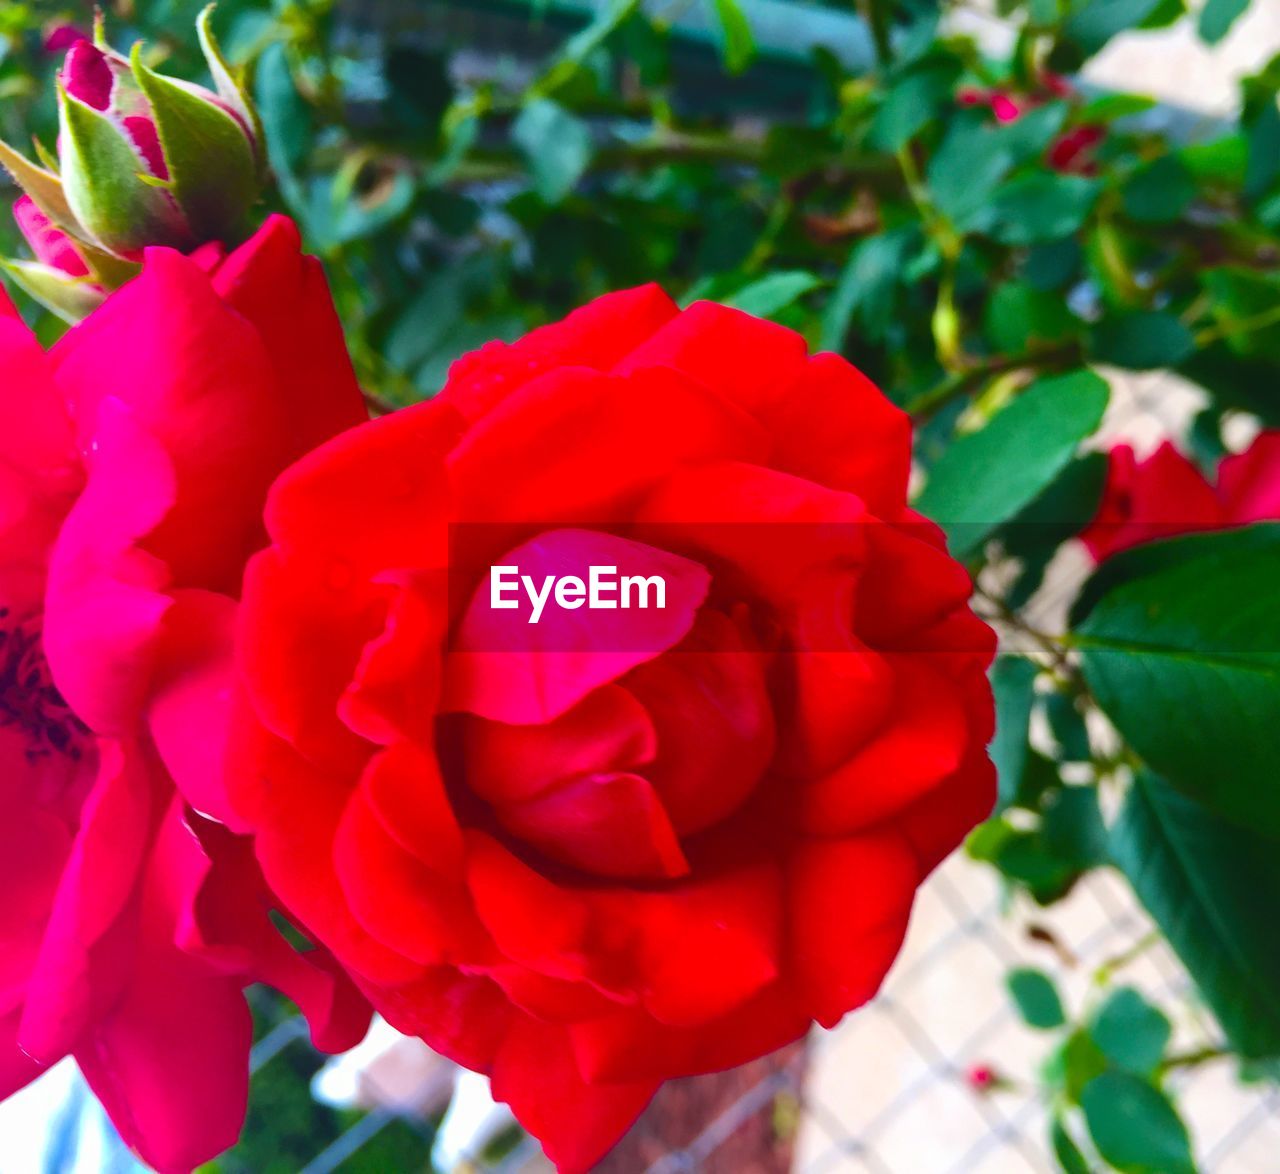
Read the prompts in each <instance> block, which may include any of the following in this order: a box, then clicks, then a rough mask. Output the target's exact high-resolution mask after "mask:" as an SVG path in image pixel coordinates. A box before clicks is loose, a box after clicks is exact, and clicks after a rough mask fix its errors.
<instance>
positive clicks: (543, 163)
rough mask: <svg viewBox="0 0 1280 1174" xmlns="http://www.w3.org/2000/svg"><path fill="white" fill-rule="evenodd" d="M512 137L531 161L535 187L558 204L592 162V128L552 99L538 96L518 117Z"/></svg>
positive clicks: (549, 199)
mask: <svg viewBox="0 0 1280 1174" xmlns="http://www.w3.org/2000/svg"><path fill="white" fill-rule="evenodd" d="M511 136H512V138H513V139H514V140H515V143H516V145H517V146H518V147H519V148H520V150H521V151H522V152H523V153H524V156H525V158H526V159H527V160H528V162H529V171H530V173H531V175H532V176H533V186H534V189H535V190H536V191H537V193H538V195H540V196H541V197H542V199H543V200H544V201H545V202H546V203H548V204H558V203H560V201H561V200H563V199H564V198H565V196H567V195H568V194H569V193H570V192H571V191H573V189H574V187H575V186H576V185H577V183H578V180H579V179H581V178H582V174H583V172H585V171H586V169H587V164H588V163H590V162H591V152H592V143H591V131H590V129H589V128H588V127H587V124H586V123H585V122H583V121H582V119H580V118H576V117H575V116H574V115H572V114H570V113H569V112H568V111H567V110H566V109H565V108H564V107H563V106H560V105H559V104H557V103H555V102H553V101H551V99H550V98H536V99H534V101H532V102H530V103H529V104H528V105H527V106H526V107H525V108H524V109H523V110H521V111H520V116H519V117H518V118H517V119H516V121H515V125H514V126H513V127H512V128H511Z"/></svg>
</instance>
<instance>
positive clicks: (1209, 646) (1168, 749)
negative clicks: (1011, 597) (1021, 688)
mask: <svg viewBox="0 0 1280 1174" xmlns="http://www.w3.org/2000/svg"><path fill="white" fill-rule="evenodd" d="M1112 563H1115V564H1117V565H1116V566H1111V565H1110V564H1112ZM1095 578H1096V579H1099V580H1101V581H1102V582H1101V584H1100V585H1099V584H1094V583H1092V582H1091V583H1089V584H1086V586H1085V588H1084V591H1083V593H1082V597H1083V598H1084V599H1086V600H1090V599H1097V602H1096V604H1095V605H1093V606H1092V610H1090V611H1089V612H1088V614H1087V616H1086V617H1085V618H1084V620H1083V622H1081V623H1079V625H1078V626H1077V628H1076V640H1077V644H1078V646H1079V648H1080V652H1081V667H1082V668H1083V670H1084V675H1085V679H1086V680H1087V681H1088V683H1089V686H1090V688H1091V689H1092V691H1093V695H1094V697H1095V698H1096V699H1097V701H1098V704H1099V705H1100V706H1101V707H1102V708H1103V710H1104V711H1105V712H1106V714H1107V716H1108V717H1109V718H1110V719H1111V720H1112V721H1113V722H1114V723H1115V725H1116V727H1117V728H1118V729H1119V731H1120V733H1121V734H1122V735H1123V736H1124V738H1125V739H1126V740H1127V741H1128V742H1129V744H1130V745H1131V746H1132V747H1133V749H1134V750H1135V751H1137V753H1138V754H1140V755H1141V756H1142V757H1143V759H1144V760H1145V761H1146V762H1147V763H1148V764H1149V765H1150V766H1151V767H1152V768H1154V769H1155V770H1156V771H1158V772H1160V773H1161V774H1162V775H1164V776H1165V777H1166V778H1167V779H1168V780H1169V781H1170V782H1171V783H1173V784H1174V785H1175V786H1178V787H1180V788H1182V789H1183V790H1185V791H1186V792H1187V793H1188V794H1191V795H1194V796H1195V797H1196V798H1198V799H1200V800H1201V801H1202V802H1205V803H1207V804H1209V805H1210V806H1211V807H1213V808H1214V809H1215V810H1216V811H1218V812H1220V813H1221V814H1223V815H1225V816H1226V817H1228V818H1229V819H1234V820H1236V821H1238V822H1239V823H1240V824H1241V826H1242V827H1248V828H1256V829H1259V830H1262V831H1265V832H1269V833H1270V834H1272V835H1275V836H1280V781H1278V779H1280V775H1277V771H1276V763H1277V762H1280V608H1277V607H1276V596H1275V589H1276V584H1277V583H1280V524H1276V523H1270V524H1262V525H1257V526H1251V527H1248V528H1245V529H1241V530H1232V531H1221V532H1217V533H1210V534H1195V535H1190V536H1187V537H1182V538H1175V539H1172V540H1170V541H1165V542H1157V543H1152V544H1150V545H1149V546H1144V547H1139V548H1137V549H1135V550H1132V551H1126V552H1123V553H1122V554H1120V555H1118V556H1116V558H1114V559H1109V560H1108V562H1107V564H1106V565H1104V567H1103V569H1102V570H1101V571H1099V573H1098V575H1096V576H1095Z"/></svg>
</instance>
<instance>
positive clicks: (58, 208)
mask: <svg viewBox="0 0 1280 1174" xmlns="http://www.w3.org/2000/svg"><path fill="white" fill-rule="evenodd" d="M209 14H210V10H209V9H206V10H205V11H204V13H202V14H201V16H200V19H199V20H198V22H197V30H198V33H199V38H200V45H201V48H202V49H203V51H204V55H205V60H206V61H207V62H208V64H209V71H210V73H211V74H212V75H213V79H214V84H215V87H216V90H208V89H205V88H204V87H201V86H197V85H193V84H192V83H190V82H185V81H179V80H176V79H174V78H168V77H164V76H162V75H161V74H158V73H156V72H155V71H154V70H152V69H150V68H149V67H148V66H146V65H145V64H144V63H143V61H142V55H141V45H140V44H138V45H135V46H134V48H133V52H132V54H131V56H130V57H128V58H126V57H124V56H122V55H121V54H119V53H117V52H115V51H114V50H113V49H111V48H109V47H108V46H107V45H106V44H105V42H104V41H103V38H102V30H101V27H99V28H98V29H97V31H96V37H95V39H94V40H93V41H90V40H87V39H77V40H74V41H73V42H72V44H71V47H70V49H69V50H68V51H67V55H66V58H65V60H64V62H63V66H62V69H61V70H60V71H59V73H58V109H59V122H60V133H59V136H58V151H57V158H56V159H53V158H50V157H48V155H47V154H46V153H44V152H42V153H41V164H36V163H33V162H31V161H30V160H28V159H27V158H25V157H24V156H22V155H21V154H19V153H18V152H17V151H15V150H13V148H11V147H9V146H7V145H6V144H4V143H0V163H2V164H3V165H4V166H5V167H6V168H7V169H8V171H9V172H10V173H11V174H12V176H13V178H14V180H15V181H16V182H17V183H18V185H19V186H20V187H21V188H22V189H23V190H24V191H25V192H26V194H27V196H28V198H29V199H30V200H31V203H32V205H33V211H34V212H38V213H39V214H40V215H41V216H42V217H43V220H42V221H41V222H40V223H38V224H37V223H36V222H35V220H34V217H33V215H32V211H26V210H23V211H20V212H19V222H20V224H21V225H22V227H23V232H24V235H26V236H27V237H28V240H29V241H31V235H32V232H34V233H35V234H36V236H38V237H39V239H40V241H41V246H40V248H36V246H35V243H34V241H32V244H33V250H34V251H35V252H36V255H37V262H36V264H37V265H38V266H42V267H43V268H36V269H32V268H31V266H30V263H18V269H17V271H15V272H14V276H15V278H16V279H17V280H19V281H20V282H21V284H22V285H23V286H24V288H26V289H27V291H28V292H29V293H31V294H32V295H33V296H35V297H36V298H38V299H39V300H40V301H42V302H44V303H45V304H46V305H48V306H49V307H50V309H52V310H54V312H55V313H58V314H61V315H62V316H63V317H66V318H70V319H72V320H77V319H78V318H80V317H83V316H84V314H85V313H87V312H88V310H90V309H92V308H93V306H94V305H96V304H97V303H98V302H99V301H100V300H101V298H100V297H99V296H95V295H94V293H93V290H92V286H94V285H95V284H96V285H98V286H100V287H101V288H102V289H103V290H110V289H114V288H116V287H117V286H119V285H120V284H122V283H123V282H124V281H125V280H127V279H128V278H129V277H132V276H133V275H134V274H135V273H136V272H137V270H136V265H135V264H134V263H135V262H137V261H139V260H140V259H141V254H142V250H143V249H144V248H146V247H147V246H149V245H168V246H170V247H173V248H178V249H182V250H183V251H187V252H189V251H191V250H193V249H195V248H196V247H197V246H199V245H201V244H203V243H205V242H208V241H220V242H223V243H226V244H229V245H233V244H236V243H238V241H239V240H241V239H242V238H243V237H244V236H245V232H244V228H245V220H246V213H247V212H248V210H249V207H250V205H252V203H253V202H254V200H255V199H256V198H257V195H258V190H259V186H260V180H261V175H262V160H263V151H262V134H261V128H260V124H259V122H258V119H257V115H256V113H255V112H254V110H253V108H252V106H251V105H250V103H249V100H248V98H247V97H246V95H245V93H244V91H243V89H242V88H241V87H240V85H239V84H238V83H237V82H236V81H235V80H234V78H233V77H232V75H231V72H230V70H229V69H228V67H227V65H226V62H225V61H224V60H223V58H222V56H221V54H220V52H219V50H218V47H217V44H216V42H215V41H214V39H213V35H212V33H211V31H210V28H209ZM24 218H25V222H24ZM51 231H57V232H58V233H59V234H61V236H60V237H59V238H51V237H50V236H49V233H50V232H51ZM62 238H65V239H62ZM55 243H56V245H57V248H58V251H59V255H60V256H62V257H63V258H64V259H65V258H67V257H68V255H69V254H68V252H67V249H70V250H71V252H72V253H74V254H75V255H77V256H78V257H79V258H80V260H81V262H83V266H84V269H85V270H86V272H84V273H73V272H71V271H70V270H67V269H65V268H64V267H63V265H61V264H58V263H53V264H51V263H50V260H49V257H48V255H47V252H48V248H49V247H52V246H53V245H54V244H55ZM41 249H44V250H45V252H44V253H43V254H42V252H41ZM72 264H73V268H74V267H75V266H74V263H72ZM11 271H12V270H11ZM72 278H74V279H77V280H78V281H79V282H80V284H78V285H69V284H68V280H69V279H72ZM85 278H93V279H94V280H93V281H88V282H86V281H84V279H85Z"/></svg>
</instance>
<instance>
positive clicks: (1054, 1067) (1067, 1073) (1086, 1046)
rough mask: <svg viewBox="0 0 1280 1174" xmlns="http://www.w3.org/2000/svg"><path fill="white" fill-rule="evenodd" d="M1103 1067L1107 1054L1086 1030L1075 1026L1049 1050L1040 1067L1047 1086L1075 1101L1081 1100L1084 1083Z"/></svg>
mask: <svg viewBox="0 0 1280 1174" xmlns="http://www.w3.org/2000/svg"><path fill="white" fill-rule="evenodd" d="M1106 1070H1107V1058H1106V1056H1104V1055H1103V1054H1102V1052H1101V1051H1099V1049H1098V1045H1097V1044H1095V1043H1094V1042H1093V1040H1092V1039H1090V1038H1089V1033H1088V1032H1086V1031H1084V1030H1082V1029H1080V1028H1076V1029H1075V1030H1074V1031H1072V1032H1071V1033H1070V1034H1069V1035H1068V1036H1067V1038H1066V1039H1065V1040H1063V1041H1062V1044H1061V1045H1060V1046H1059V1047H1057V1048H1055V1049H1054V1050H1053V1052H1052V1053H1050V1055H1049V1058H1048V1059H1047V1060H1046V1061H1045V1063H1044V1064H1043V1066H1042V1067H1041V1069H1040V1076H1041V1079H1042V1080H1043V1082H1044V1083H1045V1084H1046V1085H1047V1086H1048V1087H1049V1088H1051V1089H1054V1090H1055V1091H1057V1090H1061V1092H1062V1093H1063V1094H1064V1095H1065V1097H1066V1099H1067V1100H1068V1101H1070V1102H1072V1103H1075V1102H1078V1101H1079V1100H1080V1093H1081V1091H1082V1090H1083V1089H1084V1087H1085V1085H1087V1084H1088V1083H1089V1081H1091V1080H1093V1079H1095V1078H1096V1077H1098V1076H1101V1075H1102V1073H1104V1072H1105V1071H1106Z"/></svg>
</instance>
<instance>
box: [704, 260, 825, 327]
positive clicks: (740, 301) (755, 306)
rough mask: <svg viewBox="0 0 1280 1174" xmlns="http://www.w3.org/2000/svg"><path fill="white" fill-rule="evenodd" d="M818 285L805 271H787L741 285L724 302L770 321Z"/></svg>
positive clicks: (814, 275)
mask: <svg viewBox="0 0 1280 1174" xmlns="http://www.w3.org/2000/svg"><path fill="white" fill-rule="evenodd" d="M821 284H822V279H821V278H820V277H818V276H817V274H814V273H810V272H809V271H808V270H807V269H787V270H783V271H782V272H780V273H770V274H769V276H768V277H762V278H760V280H759V281H753V282H752V283H751V284H750V285H745V286H743V287H742V288H741V289H739V290H738V291H737V292H736V293H734V294H731V295H730V296H729V297H727V298H725V299H724V303H725V305H728V306H735V307H736V308H737V309H739V310H743V311H745V312H746V313H748V314H754V315H755V316H756V317H757V318H770V317H772V316H773V315H774V314H776V313H777V312H778V311H779V310H785V309H786V308H787V307H788V306H790V305H792V304H793V303H795V302H797V301H799V300H800V299H801V298H802V297H804V295H805V294H807V293H810V292H812V291H813V290H815V289H817V288H818V286H820V285H821Z"/></svg>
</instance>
